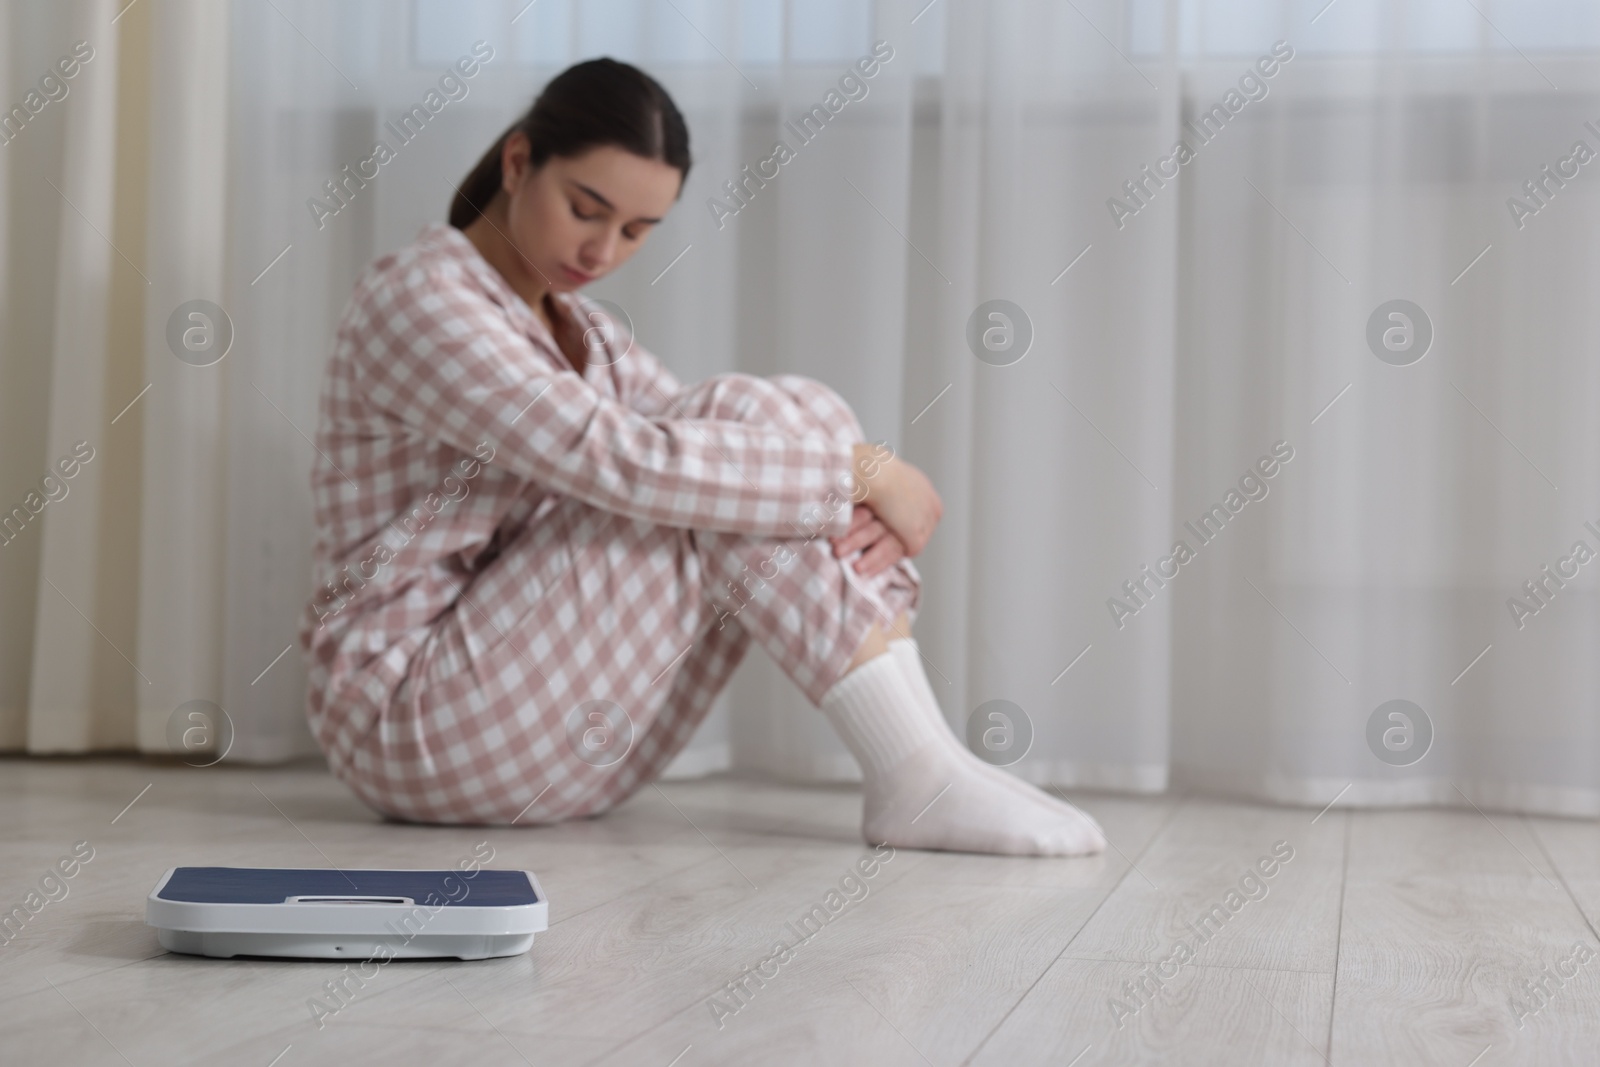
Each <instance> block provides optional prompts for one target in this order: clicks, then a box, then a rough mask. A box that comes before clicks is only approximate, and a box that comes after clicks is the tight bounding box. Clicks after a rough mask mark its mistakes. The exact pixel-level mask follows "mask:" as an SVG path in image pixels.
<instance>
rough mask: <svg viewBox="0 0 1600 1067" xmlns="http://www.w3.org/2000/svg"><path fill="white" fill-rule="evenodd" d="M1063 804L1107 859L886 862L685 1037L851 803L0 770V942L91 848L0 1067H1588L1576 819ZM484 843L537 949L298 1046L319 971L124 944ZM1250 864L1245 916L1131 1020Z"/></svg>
mask: <svg viewBox="0 0 1600 1067" xmlns="http://www.w3.org/2000/svg"><path fill="white" fill-rule="evenodd" d="M147 785H149V789H148V790H146V788H145V787H146V786H147ZM136 797H137V798H138V799H137V802H135V803H133V804H132V806H131V807H128V805H129V804H130V802H133V801H134V800H135V798H136ZM1073 799H1074V800H1077V801H1079V802H1080V803H1082V804H1084V805H1085V806H1086V807H1087V808H1088V809H1089V810H1090V811H1091V812H1093V813H1094V814H1095V815H1096V816H1097V817H1098V818H1099V819H1100V821H1101V823H1102V824H1103V825H1104V826H1105V829H1106V832H1107V834H1108V835H1109V836H1110V838H1111V841H1112V843H1113V851H1110V852H1108V853H1107V854H1106V855H1105V856H1102V857H1097V858H1093V859H1085V860H1005V859H987V858H983V857H975V856H963V855H951V854H938V853H925V852H909V851H902V852H900V853H899V854H897V855H895V856H894V857H893V859H892V860H890V861H889V862H888V863H886V864H884V865H883V866H882V867H881V868H880V869H879V870H878V872H877V873H876V875H875V877H873V878H871V879H870V880H865V881H864V884H865V886H866V888H867V894H866V896H864V897H862V898H861V899H860V900H859V901H858V902H856V903H852V904H849V905H848V906H846V907H844V909H843V910H842V911H840V913H839V914H838V915H837V916H836V917H834V918H833V919H832V921H831V922H830V923H829V924H828V925H826V926H825V927H823V928H822V929H821V930H820V932H818V933H817V934H816V936H815V937H813V938H812V939H811V940H809V941H807V942H805V943H804V944H801V945H799V946H798V947H796V948H795V949H794V950H793V955H792V958H791V959H790V960H789V961H788V962H785V963H783V964H782V965H781V966H779V968H778V970H777V973H776V975H775V976H773V977H771V978H770V979H768V980H767V981H766V984H765V986H764V987H757V986H756V985H755V984H754V983H751V985H750V989H751V990H752V992H751V994H750V995H749V996H748V997H747V998H746V1000H745V1002H744V1003H743V1006H742V1007H741V1008H740V1010H739V1011H738V1012H737V1013H736V1014H732V1015H726V1016H725V1017H724V1018H722V1019H721V1024H722V1025H721V1026H720V1028H719V1026H718V1024H717V1020H716V1018H715V1016H714V1014H713V1010H712V1007H711V1003H712V998H713V997H714V996H717V995H718V994H719V992H721V993H722V996H724V997H725V998H726V997H727V994H726V993H725V992H722V987H723V986H724V985H725V984H726V983H728V982H729V981H731V980H734V979H735V978H738V977H740V976H741V974H742V973H743V971H744V969H745V968H746V967H753V966H755V965H757V964H758V963H759V962H760V961H761V960H762V959H763V958H764V957H766V956H768V955H769V954H770V952H771V951H772V946H773V944H774V942H775V941H776V940H778V939H779V938H782V939H783V940H784V941H785V942H793V940H794V935H793V934H792V933H790V932H789V927H788V924H789V923H791V922H796V921H798V920H799V918H800V916H801V915H803V914H804V913H806V912H807V911H809V910H810V909H811V908H812V907H813V905H818V904H823V905H825V904H826V903H827V894H828V892H829V890H830V889H834V888H836V887H837V886H838V885H839V884H840V880H841V878H843V877H844V876H845V875H846V873H847V872H849V871H850V869H851V868H852V866H853V865H854V864H855V862H856V861H857V859H858V858H860V857H861V856H863V855H865V854H866V853H867V851H868V850H867V849H866V848H865V847H864V846H862V845H860V844H859V842H858V839H857V837H856V824H857V813H858V806H859V799H858V797H857V796H856V794H855V793H854V792H853V791H851V790H848V789H799V788H791V787H783V786H775V785H767V784H755V783H750V782H742V781H735V780H729V779H711V780H706V781H700V782H688V783H672V784H668V785H666V786H664V787H662V788H659V789H658V788H656V787H650V788H647V789H646V790H644V792H642V793H641V794H640V795H638V796H636V797H635V798H633V799H632V800H630V801H629V802H628V803H627V804H626V805H624V806H623V807H622V808H621V809H619V810H618V811H616V812H614V813H612V814H610V815H608V816H605V817H603V818H600V819H596V820H586V821H581V822H578V823H575V824H568V825H565V826H560V827H553V828H528V829H522V828H518V829H483V828H478V829H474V828H458V829H452V828H431V827H415V826H402V825H395V824H385V823H381V822H380V821H379V820H378V819H377V818H375V817H374V816H373V815H372V814H371V813H370V812H368V811H367V810H366V809H365V808H364V807H363V806H362V805H361V804H360V803H359V802H357V801H356V800H355V799H354V798H353V797H352V796H351V795H350V794H349V793H348V792H347V791H346V790H345V789H344V788H343V787H342V786H340V785H339V784H338V783H336V782H335V781H334V780H333V779H331V778H330V777H329V776H328V774H327V773H326V771H324V770H323V769H321V767H320V766H310V765H302V766H297V767H294V768H288V769H282V768H280V769H272V770H259V769H240V768H232V767H214V768H207V769H203V770H200V769H193V768H188V767H183V766H175V765H161V766H156V765H150V764H145V763H140V762H134V761H93V762H87V761H0V872H3V873H0V911H8V910H9V909H10V908H11V907H12V906H13V905H14V904H19V903H21V902H22V899H23V897H24V896H25V895H26V894H27V892H28V891H29V889H30V888H32V887H33V886H34V885H35V883H36V882H37V880H38V879H39V877H40V876H41V875H42V874H43V873H44V872H45V870H46V868H47V867H48V866H49V865H51V864H53V863H54V862H55V860H56V859H57V857H59V856H62V855H64V854H66V853H68V852H69V850H70V849H71V847H72V845H73V843H74V842H76V841H79V840H86V841H88V842H89V843H90V845H92V847H93V848H94V858H93V859H92V860H91V861H90V862H89V863H88V864H87V865H86V866H84V867H83V869H82V870H81V871H80V872H79V873H78V874H77V876H76V877H75V878H73V879H72V880H71V881H70V882H69V883H68V885H69V887H70V892H69V895H68V896H67V897H66V898H65V899H62V900H60V901H58V902H55V903H51V904H48V905H46V906H45V907H44V908H43V909H42V910H41V911H40V912H39V914H38V915H36V916H34V917H33V918H32V919H31V920H30V921H29V923H28V924H27V925H26V926H25V927H24V929H23V932H22V934H21V935H20V936H18V937H17V938H16V939H15V940H13V941H11V942H10V943H9V944H0V1063H4V1064H13V1063H16V1064H21V1063H61V1064H70V1065H80V1064H81V1065H90V1067H93V1065H99V1064H107V1065H110V1064H132V1065H135V1067H156V1065H162V1067H166V1065H171V1064H188V1063H193V1064H246V1065H256V1067H269V1065H272V1067H299V1065H302V1064H369V1063H370V1064H413V1063H417V1064H423V1063H426V1064H471V1065H472V1067H499V1065H510V1067H515V1065H519V1064H525V1063H526V1064H537V1065H539V1067H545V1065H564V1064H607V1065H609V1064H619V1065H621V1064H626V1065H644V1067H669V1065H674V1067H697V1065H701V1064H752V1063H763V1064H870V1065H874V1067H876V1065H891V1067H892V1065H923V1064H930V1065H934V1067H956V1065H958V1064H968V1063H970V1064H999V1065H1010V1064H1056V1065H1067V1064H1073V1065H1076V1067H1091V1065H1099V1064H1127V1063H1174V1064H1186V1065H1187V1064H1212V1063H1214V1064H1228V1065H1239V1064H1269V1065H1273V1067H1279V1065H1298V1064H1306V1065H1315V1064H1321V1063H1331V1064H1338V1065H1341V1067H1342V1065H1347V1064H1348V1065H1360V1067H1365V1065H1374V1064H1404V1065H1408V1067H1409V1065H1416V1064H1440V1065H1445V1067H1498V1065H1502V1064H1513V1063H1515V1064H1535V1063H1537V1064H1568V1063H1570V1064H1593V1063H1597V1062H1600V948H1596V946H1600V941H1597V939H1596V936H1595V930H1594V927H1593V925H1592V924H1593V922H1594V920H1595V918H1596V916H1597V914H1600V827H1597V826H1596V824H1595V823H1593V822H1589V821H1567V820H1557V819H1534V818H1521V817H1517V816H1510V815H1498V814H1490V815H1489V816H1487V817H1486V816H1484V815H1482V814H1479V813H1477V812H1475V811H1472V810H1470V809H1469V810H1466V811H1464V812H1457V811H1448V812H1441V811H1386V812H1352V811H1347V810H1344V809H1342V808H1339V807H1335V808H1333V809H1332V810H1330V811H1328V812H1327V813H1326V814H1323V815H1321V816H1320V817H1316V816H1317V813H1316V812H1315V811H1310V810H1301V809H1296V808H1274V807H1265V806H1252V805H1244V804H1234V803H1225V802H1218V801H1213V800H1202V799H1195V798H1178V797H1162V798H1152V799H1128V798H1119V797H1110V796H1099V795H1084V796H1076V797H1074V798H1073ZM1314 817H1316V818H1315V819H1314ZM485 840H487V841H488V842H489V843H490V844H491V845H492V847H493V848H494V849H495V851H496V858H495V861H494V865H495V866H505V867H527V868H530V869H532V870H534V871H536V872H537V873H538V874H539V876H540V878H541V880H542V882H543V884H544V886H545V888H546V890H547V892H548V893H549V895H550V898H551V910H550V917H551V928H550V930H549V932H548V933H547V934H544V935H541V937H540V938H539V939H538V940H537V941H536V942H535V944H534V946H533V950H532V951H531V952H530V953H529V954H527V955H525V956H520V957H516V958H511V959H502V960H490V961H483V962H475V963H463V962H453V963H439V962H431V961H411V962H404V961H397V962H394V963H391V964H388V965H387V966H385V967H383V968H381V970H380V971H379V973H378V974H377V976H376V977H375V978H373V979H371V981H369V982H368V983H367V985H366V987H365V988H364V989H362V990H360V991H358V992H357V993H356V994H355V997H354V1000H353V1001H352V1002H351V1003H349V1005H348V1006H347V1007H345V1008H344V1009H343V1010H342V1011H340V1012H339V1013H338V1014H337V1015H336V1016H334V1017H332V1018H330V1019H328V1020H327V1021H326V1026H325V1027H324V1028H323V1029H321V1030H319V1029H317V1027H316V1025H315V1024H314V1022H313V1018H312V1014H311V1012H310V1010H309V1009H308V1007H307V1001H308V999H309V998H311V997H314V996H318V995H321V994H322V992H323V990H322V986H323V983H324V982H325V981H327V980H328V978H330V977H331V976H333V975H334V974H336V973H338V972H339V970H340V965H339V964H333V963H327V964H324V963H312V962H286V961H271V960H261V959H248V960H233V961H219V960H207V959H201V958H193V957H183V956H177V955H169V954H166V953H163V952H162V950H161V948H160V946H159V945H158V944H157V942H156V937H155V933H154V931H152V930H151V929H150V928H149V927H146V926H145V925H144V900H145V897H146V895H147V894H148V893H149V891H150V889H151V887H152V886H153V885H154V884H155V882H156V879H157V878H158V877H159V875H160V874H161V872H162V871H163V870H165V869H166V868H167V867H171V866H179V865H185V864H191V865H195V864H208V865H210V864H218V865H227V864H237V865H250V866H273V865H277V866H329V865H333V864H337V865H339V866H341V867H385V866H389V867H428V866H440V867H449V866H452V865H453V864H454V863H455V861H456V860H457V859H459V858H462V857H465V856H468V855H470V854H471V852H472V850H473V846H474V845H476V844H477V843H478V842H480V841H485ZM1279 841H1284V842H1287V843H1288V845H1289V847H1292V849H1293V858H1292V859H1291V860H1290V861H1289V862H1288V863H1287V864H1285V865H1283V866H1282V867H1281V869H1279V870H1277V872H1276V873H1275V875H1274V876H1273V877H1272V878H1271V879H1266V880H1263V884H1264V885H1265V887H1266V895H1265V896H1264V897H1261V898H1260V899H1256V900H1248V901H1245V902H1244V903H1243V904H1242V905H1239V907H1238V910H1237V912H1236V913H1230V916H1231V917H1230V918H1229V919H1228V921H1227V922H1226V924H1225V925H1223V926H1222V928H1221V930H1220V931H1218V932H1216V933H1215V934H1214V935H1213V936H1211V937H1210V940H1209V941H1208V942H1207V943H1206V944H1204V945H1200V946H1199V947H1198V948H1196V949H1195V957H1194V959H1193V960H1192V961H1190V962H1188V963H1187V964H1186V965H1185V966H1182V967H1181V968H1178V969H1177V970H1176V973H1175V974H1174V973H1173V966H1172V965H1169V966H1167V967H1166V968H1165V969H1164V970H1163V973H1164V974H1166V975H1167V976H1168V977H1167V978H1166V980H1165V981H1162V982H1160V983H1157V982H1156V981H1155V979H1153V978H1151V979H1149V980H1148V982H1147V984H1148V985H1150V986H1159V990H1160V991H1159V993H1157V994H1154V995H1153V997H1147V998H1146V1000H1145V1001H1144V1002H1143V1003H1142V1004H1139V1002H1138V1001H1137V1000H1135V999H1134V998H1133V997H1132V996H1130V995H1129V994H1128V993H1127V992H1126V990H1127V989H1128V988H1129V983H1131V982H1136V981H1137V980H1138V978H1139V976H1140V975H1141V974H1142V973H1143V974H1154V973H1155V972H1154V971H1153V970H1150V969H1149V968H1150V967H1152V966H1153V965H1155V964H1157V963H1159V961H1161V960H1163V959H1167V958H1169V957H1171V956H1172V951H1173V948H1174V946H1175V944H1176V943H1177V941H1178V940H1179V939H1180V938H1183V939H1185V940H1186V941H1187V942H1188V943H1190V944H1198V938H1197V937H1196V936H1195V935H1194V934H1193V933H1192V932H1190V930H1189V929H1188V928H1187V927H1186V926H1185V923H1186V922H1188V921H1190V920H1197V919H1198V918H1199V917H1200V916H1201V915H1202V914H1203V913H1204V912H1206V910H1207V909H1209V908H1210V907H1211V906H1212V905H1213V904H1224V905H1226V903H1227V901H1226V894H1227V892H1228V890H1229V889H1230V887H1232V886H1235V885H1237V884H1238V883H1239V880H1240V879H1241V877H1242V876H1243V875H1245V874H1246V873H1247V871H1249V870H1250V869H1251V868H1252V867H1253V865H1254V864H1255V863H1256V861H1257V859H1258V858H1259V857H1261V856H1264V855H1267V854H1269V853H1270V852H1271V851H1272V848H1273V846H1274V844H1275V843H1276V842H1279ZM1247 888H1253V885H1252V886H1247ZM858 892H859V891H858ZM1255 892H1256V893H1257V894H1258V895H1259V890H1255ZM1577 944H1584V945H1587V946H1590V947H1591V948H1596V954H1595V956H1593V957H1592V958H1590V959H1589V961H1588V962H1587V963H1584V964H1583V965H1581V966H1579V967H1578V969H1577V972H1576V974H1575V975H1573V976H1572V977H1570V978H1567V979H1565V980H1564V981H1563V984H1562V985H1561V986H1560V987H1559V988H1558V987H1557V984H1556V983H1557V980H1555V979H1550V980H1548V981H1547V985H1548V988H1549V990H1550V995H1549V996H1548V997H1547V999H1546V1003H1545V1006H1544V1007H1543V1008H1542V1010H1540V1011H1539V1012H1538V1013H1537V1014H1536V1015H1531V1016H1530V1017H1528V1018H1527V1019H1526V1020H1525V1021H1524V1022H1525V1025H1524V1026H1523V1027H1522V1028H1520V1029H1519V1027H1518V1025H1517V1021H1516V1019H1515V1018H1514V1016H1513V1012H1512V1008H1511V997H1512V996H1514V995H1518V996H1523V997H1525V998H1526V994H1525V993H1524V992H1523V990H1522V985H1523V983H1524V981H1525V980H1529V979H1535V978H1538V977H1539V975H1540V972H1541V970H1542V969H1543V968H1545V967H1546V966H1549V967H1550V968H1552V970H1554V969H1556V968H1558V966H1560V968H1561V969H1564V970H1568V971H1570V970H1571V969H1572V967H1571V966H1567V965H1561V964H1559V961H1561V960H1562V959H1564V958H1567V957H1569V956H1570V955H1571V953H1572V952H1573V948H1574V946H1575V945H1577ZM1574 966H1576V965H1574ZM768 973H769V974H770V973H771V968H770V967H769V968H768ZM1114 999H1120V1000H1121V1001H1122V1002H1123V1004H1124V1005H1125V1007H1124V1009H1122V1011H1121V1014H1122V1015H1124V1016H1125V1017H1124V1018H1123V1019H1122V1020H1121V1021H1122V1025H1121V1027H1120V1028H1119V1027H1118V1025H1117V1015H1118V1011H1117V1010H1116V1009H1115V1008H1114V1006H1113V1000H1114ZM726 1002H727V1003H728V1004H729V1005H730V1006H731V1005H734V1004H736V1003H738V1002H737V1001H734V1000H733V999H732V998H727V1001H726ZM1530 1003H1531V1002H1530ZM1135 1006H1138V1011H1137V1012H1136V1013H1132V1014H1130V1013H1131V1012H1132V1009H1133V1008H1134V1007H1135Z"/></svg>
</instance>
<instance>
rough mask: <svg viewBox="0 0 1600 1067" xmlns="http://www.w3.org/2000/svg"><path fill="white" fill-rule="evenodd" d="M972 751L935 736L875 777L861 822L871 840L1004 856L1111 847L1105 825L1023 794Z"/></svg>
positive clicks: (867, 791)
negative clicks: (956, 750)
mask: <svg viewBox="0 0 1600 1067" xmlns="http://www.w3.org/2000/svg"><path fill="white" fill-rule="evenodd" d="M967 755H968V756H969V759H965V760H964V759H961V758H959V756H958V755H956V754H953V753H952V752H951V751H950V750H949V749H948V748H947V747H946V746H944V745H942V744H940V743H938V742H936V741H930V742H929V743H928V744H925V745H923V746H922V748H921V749H919V750H917V751H916V752H914V753H912V754H911V755H909V756H907V757H905V758H904V759H902V760H901V761H900V762H899V763H898V764H897V765H896V766H895V768H894V770H893V771H892V772H891V773H889V774H886V775H882V776H878V777H877V778H876V780H869V781H868V782H867V784H866V789H865V796H866V804H865V810H864V812H863V815H862V821H861V832H862V836H864V837H865V838H866V840H867V843H868V844H869V845H878V844H890V845H893V846H895V847H896V848H926V849H944V850H949V851H953V852H986V853H992V854H995V855H1005V856H1082V855H1088V854H1090V853H1095V852H1100V851H1102V850H1103V849H1104V848H1105V847H1106V842H1105V837H1104V835H1103V834H1102V833H1101V832H1100V827H1099V826H1098V825H1096V823H1095V821H1094V820H1093V819H1091V818H1089V816H1087V815H1085V814H1084V813H1083V812H1081V811H1079V810H1078V809H1076V808H1074V807H1071V806H1070V805H1065V804H1061V805H1055V806H1052V805H1049V804H1043V803H1039V802H1037V801H1035V800H1034V799H1033V798H1031V797H1029V796H1027V795H1023V794H1019V793H1018V792H1017V791H1015V790H1013V789H1011V788H1009V787H1008V786H1007V784H1006V783H1004V782H998V781H995V780H994V778H992V777H991V776H990V775H988V774H986V773H984V770H983V769H984V768H986V767H988V765H987V764H985V763H984V762H983V761H982V760H980V759H977V758H976V757H972V756H971V754H970V753H967ZM989 769H990V770H993V769H994V768H989ZM1001 776H1002V777H1010V776H1009V775H1005V774H1004V772H1001ZM1019 784H1026V783H1019ZM1035 792H1036V793H1037V790H1035ZM1039 796H1040V798H1041V799H1044V800H1048V799H1049V798H1047V797H1044V796H1043V794H1039Z"/></svg>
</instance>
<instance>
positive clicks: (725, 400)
mask: <svg viewBox="0 0 1600 1067" xmlns="http://www.w3.org/2000/svg"><path fill="white" fill-rule="evenodd" d="M683 406H684V407H685V410H686V412H687V413H688V414H689V415H690V416H692V417H699V418H708V419H729V420H732V421H735V422H747V423H752V424H755V425H761V426H770V427H773V428H774V429H781V430H785V431H787V432H790V433H822V434H825V435H827V436H828V437H829V438H831V439H832V440H835V441H840V442H843V443H846V444H853V443H855V442H857V441H860V440H861V439H862V433H861V424H860V422H859V421H857V419H856V415H855V412H853V411H852V410H850V405H849V404H847V403H846V402H845V400H844V398H843V397H841V396H840V395H839V394H838V393H837V392H835V391H834V390H833V389H832V388H830V387H829V386H827V385H825V384H823V383H822V382H819V381H817V380H816V379H814V378H807V377H805V376H803V375H799V374H778V375H774V376H772V377H770V378H763V377H760V376H758V375H754V374H744V373H741V372H732V373H728V374H717V375H713V376H711V377H710V378H707V379H706V380H705V381H703V382H701V383H700V384H699V385H697V386H694V387H692V388H691V389H689V390H688V391H687V392H686V394H685V397H684V401H683Z"/></svg>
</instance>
